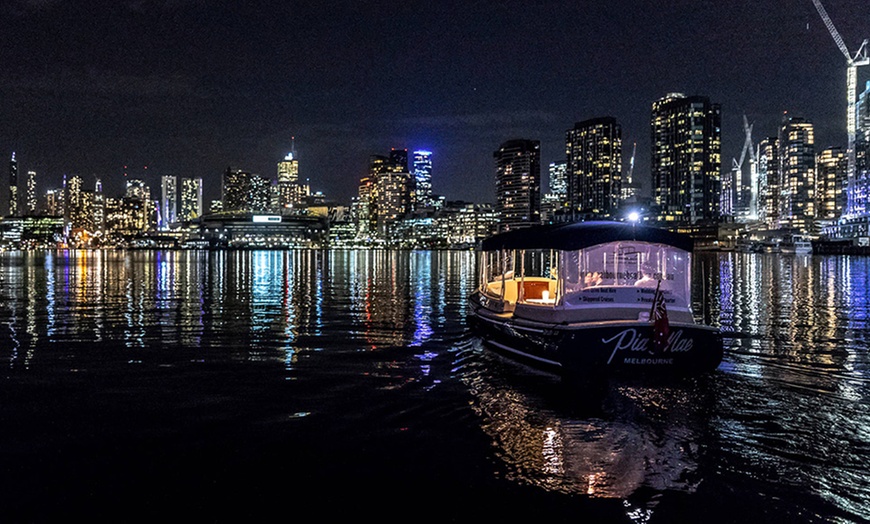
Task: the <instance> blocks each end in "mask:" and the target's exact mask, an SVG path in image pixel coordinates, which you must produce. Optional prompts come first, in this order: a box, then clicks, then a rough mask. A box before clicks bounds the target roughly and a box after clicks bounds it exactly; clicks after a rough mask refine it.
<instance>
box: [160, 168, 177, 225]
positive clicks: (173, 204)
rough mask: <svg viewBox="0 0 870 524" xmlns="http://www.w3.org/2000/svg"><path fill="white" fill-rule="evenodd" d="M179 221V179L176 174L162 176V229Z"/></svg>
mask: <svg viewBox="0 0 870 524" xmlns="http://www.w3.org/2000/svg"><path fill="white" fill-rule="evenodd" d="M177 221H178V179H177V178H176V176H175V175H163V176H162V177H161V178H160V223H159V224H158V227H159V228H160V229H168V228H169V224H172V223H174V222H177Z"/></svg>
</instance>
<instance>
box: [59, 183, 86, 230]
mask: <svg viewBox="0 0 870 524" xmlns="http://www.w3.org/2000/svg"><path fill="white" fill-rule="evenodd" d="M87 197H88V192H87V191H85V189H84V179H82V177H81V176H79V175H73V176H72V177H70V179H69V181H68V182H67V185H66V217H64V218H65V219H66V223H67V225H68V227H69V229H88V230H92V227H91V222H92V218H91V217H90V216H88V214H89V213H90V212H91V211H92V209H91V205H90V203H89V202H87Z"/></svg>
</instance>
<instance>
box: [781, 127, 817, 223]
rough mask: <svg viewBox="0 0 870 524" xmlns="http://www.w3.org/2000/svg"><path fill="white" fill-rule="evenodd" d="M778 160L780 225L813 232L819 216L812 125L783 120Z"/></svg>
mask: <svg viewBox="0 0 870 524" xmlns="http://www.w3.org/2000/svg"><path fill="white" fill-rule="evenodd" d="M779 158H780V161H779V165H780V176H781V181H782V182H781V186H780V202H779V226H780V227H782V228H792V229H797V230H798V231H800V232H801V233H811V232H812V228H813V220H814V219H815V217H816V197H815V190H816V152H815V139H814V137H813V124H812V123H811V122H809V121H808V120H806V119H804V118H800V117H789V116H785V117H784V118H783V122H782V126H781V127H780V130H779Z"/></svg>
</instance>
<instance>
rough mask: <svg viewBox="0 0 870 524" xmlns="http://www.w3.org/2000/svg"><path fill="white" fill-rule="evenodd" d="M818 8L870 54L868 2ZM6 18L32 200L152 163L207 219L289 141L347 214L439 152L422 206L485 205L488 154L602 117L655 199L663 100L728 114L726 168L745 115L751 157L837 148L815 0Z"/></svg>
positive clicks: (838, 74) (830, 59)
mask: <svg viewBox="0 0 870 524" xmlns="http://www.w3.org/2000/svg"><path fill="white" fill-rule="evenodd" d="M824 4H825V7H826V9H827V11H828V13H829V14H830V16H831V19H832V20H833V22H834V24H835V25H836V27H837V29H838V30H839V32H840V33H841V34H842V36H843V39H844V40H845V42H846V45H847V46H848V47H849V48H850V49H852V48H856V47H857V46H858V44H860V42H861V41H862V40H863V39H864V38H866V37H868V36H870V24H868V21H867V18H866V15H863V16H862V13H863V12H865V11H866V10H864V9H863V8H864V6H862V5H861V4H860V3H859V2H857V1H854V0H828V1H825V2H824ZM0 11H2V14H3V15H4V18H6V20H7V21H8V23H7V26H6V28H5V29H6V30H5V31H4V32H3V35H2V36H0V39H2V43H3V45H2V46H0V48H2V51H0V58H2V60H3V63H4V64H5V65H4V67H3V68H2V70H0V89H2V93H3V97H0V115H2V120H3V126H0V127H2V131H0V153H2V154H3V156H4V157H5V158H7V159H8V158H9V155H10V154H11V153H12V152H13V151H15V152H16V153H17V155H18V162H19V166H20V172H21V173H27V172H28V171H36V172H37V176H38V183H39V190H40V193H41V194H44V192H45V190H46V189H48V188H50V187H56V186H58V185H59V182H60V177H61V176H62V175H63V174H69V175H72V174H79V175H81V176H83V177H91V176H92V175H96V176H98V177H99V178H100V179H101V180H102V182H103V184H104V185H105V187H106V191H107V193H117V192H118V191H120V188H122V187H123V174H122V173H123V172H124V166H128V168H127V169H128V170H129V171H130V174H129V177H130V178H142V177H143V176H145V175H144V173H145V171H144V169H143V166H146V165H147V166H149V167H148V171H147V173H150V175H147V176H150V177H151V179H149V180H147V181H148V183H150V184H151V185H152V187H154V186H156V185H157V184H159V180H160V176H162V175H167V174H173V175H176V176H178V177H201V178H203V180H204V191H205V196H204V199H205V200H206V201H208V200H211V199H214V198H219V191H220V176H221V174H222V173H223V172H224V171H225V170H226V168H227V167H230V166H231V167H233V168H238V169H243V170H245V171H250V172H252V173H256V174H260V175H262V176H266V177H272V178H274V177H275V176H276V165H277V163H278V162H279V161H281V159H283V158H284V157H285V155H286V154H287V153H288V152H289V151H290V150H291V148H293V147H294V145H295V149H296V150H297V151H298V159H299V177H300V179H307V180H309V181H310V184H311V190H312V191H323V192H324V193H325V194H326V195H327V197H329V198H330V199H333V200H336V201H339V202H343V203H345V202H347V201H349V200H350V198H352V197H353V196H355V192H356V189H357V185H358V182H359V179H360V178H361V177H362V176H364V175H365V173H366V170H367V168H368V157H369V155H371V154H372V153H373V152H377V151H383V150H386V149H389V148H393V147H395V148H406V149H408V150H417V149H426V150H429V151H432V153H433V155H432V158H433V160H432V165H433V167H432V191H433V193H435V194H442V195H445V196H446V197H447V198H448V199H456V200H468V201H477V202H493V201H494V200H495V182H494V179H495V167H494V165H493V162H492V157H491V153H492V151H493V150H494V149H496V148H497V147H498V146H499V144H501V143H503V142H505V141H507V140H512V139H517V138H522V139H531V140H540V141H541V144H542V145H541V163H542V164H543V165H545V166H546V165H549V164H550V163H551V162H553V161H558V160H562V159H564V155H565V151H564V149H565V144H564V133H565V132H566V130H568V129H571V128H572V127H573V126H574V124H575V123H576V122H580V121H583V120H588V119H591V118H598V117H604V116H612V117H614V118H616V120H617V121H619V122H620V124H621V126H622V128H623V165H628V156H629V155H630V153H631V149H632V145H633V144H637V158H636V166H635V170H634V174H635V179H636V181H638V182H640V183H641V184H643V186H644V188H645V191H646V192H647V193H648V192H649V190H650V180H649V177H650V155H651V152H650V144H649V141H650V138H649V135H650V128H649V125H650V124H649V118H650V112H651V106H652V103H653V102H654V101H655V100H657V99H659V98H661V97H663V96H665V95H666V94H667V93H670V92H682V93H685V94H686V95H688V96H695V95H698V96H706V97H709V98H710V100H711V101H713V102H715V103H719V104H721V106H722V128H723V129H722V170H723V172H724V171H726V170H727V169H728V167H729V166H730V161H731V158H732V157H736V156H739V152H740V149H741V148H742V146H743V140H744V134H743V116H744V114H745V115H746V116H747V118H748V120H749V121H750V122H751V123H753V125H754V131H755V136H756V137H757V139H759V138H761V137H764V136H768V135H773V134H775V133H776V130H777V129H778V128H779V126H780V124H781V120H782V115H783V113H784V112H788V114H790V115H794V116H798V117H803V118H806V119H807V120H809V121H811V122H813V123H814V126H815V129H816V140H817V150H822V149H825V148H827V147H832V146H845V145H846V140H847V138H846V132H845V126H846V122H845V120H846V119H845V109H846V96H845V93H844V89H845V86H844V80H845V75H846V64H845V59H844V57H843V56H842V54H840V51H839V50H838V49H837V46H836V44H835V43H834V41H833V40H832V39H831V35H830V34H829V33H828V31H827V29H826V28H825V26H824V23H823V22H822V20H821V18H820V17H819V14H818V13H817V12H816V9H815V7H814V6H813V4H812V2H811V1H810V0H806V1H794V2H790V3H788V4H785V5H783V4H781V3H775V2H757V3H754V4H752V5H741V6H730V5H718V4H715V5H696V4H695V3H692V2H676V3H672V4H670V5H668V6H660V5H658V4H654V3H641V4H640V5H638V4H637V3H622V2H611V3H609V4H608V5H606V6H603V5H598V6H583V5H575V4H574V3H570V4H569V3H562V2H541V3H537V4H534V5H527V4H526V3H519V2H507V3H500V4H498V5H489V4H487V3H478V4H472V5H466V4H459V3H442V4H438V5H437V6H431V5H426V4H422V3H415V2H410V3H408V2H406V3H402V4H393V3H391V2H380V3H378V4H377V5H376V6H375V9H368V8H367V9H363V8H361V7H355V4H352V3H343V2H339V3H337V4H334V5H332V6H331V10H330V11H329V12H328V13H327V14H326V15H324V14H323V13H321V12H320V11H319V10H318V9H316V6H315V7H314V8H313V7H312V6H299V5H292V4H291V5H281V6H269V5H268V4H265V3H260V2H254V3H250V4H247V5H246V6H221V7H211V8H206V7H205V6H204V5H201V4H199V3H197V2H188V1H176V2H171V3H165V4H162V5H160V6H157V5H154V4H147V3H142V2H121V3H117V4H111V5H110V4H101V3H91V4H89V5H88V6H87V7H85V8H80V7H76V6H68V5H65V4H64V3H63V2H57V1H53V0H39V1H36V0H30V1H17V2H13V3H11V4H7V5H6V6H5V7H2V8H0ZM458 12H461V13H462V15H463V16H455V15H456V14H457V13H458ZM518 13H521V14H522V16H521V17H520V16H517V14H518ZM720 27H726V29H721V28H720ZM48 33H53V34H57V35H58V37H57V38H50V39H47V38H41V37H40V36H41V35H45V34H48ZM863 69H865V68H862V69H859V82H858V84H859V87H860V86H863V85H864V83H865V82H866V81H867V78H868V72H867V71H864V70H863ZM294 136H295V137H296V138H295V144H294V143H293V138H292V137H294ZM137 171H139V173H137ZM544 187H545V188H546V187H548V184H547V183H546V181H545V183H544Z"/></svg>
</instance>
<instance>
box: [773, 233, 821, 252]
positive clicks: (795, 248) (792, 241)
mask: <svg viewBox="0 0 870 524" xmlns="http://www.w3.org/2000/svg"><path fill="white" fill-rule="evenodd" d="M779 249H780V252H782V253H787V254H794V255H810V254H812V252H813V242H812V239H811V238H810V237H808V236H806V235H791V236H789V237H788V238H786V239H785V240H783V241H782V242H780V243H779Z"/></svg>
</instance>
